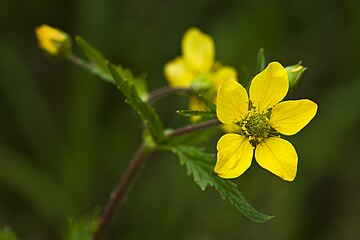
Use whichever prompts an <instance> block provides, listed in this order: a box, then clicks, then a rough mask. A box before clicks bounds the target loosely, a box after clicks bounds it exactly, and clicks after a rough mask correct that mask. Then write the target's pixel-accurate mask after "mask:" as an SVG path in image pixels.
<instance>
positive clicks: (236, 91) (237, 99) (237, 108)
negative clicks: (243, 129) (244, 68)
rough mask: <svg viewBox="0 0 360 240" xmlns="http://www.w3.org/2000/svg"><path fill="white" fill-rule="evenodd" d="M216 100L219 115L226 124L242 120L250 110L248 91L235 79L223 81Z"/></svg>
mask: <svg viewBox="0 0 360 240" xmlns="http://www.w3.org/2000/svg"><path fill="white" fill-rule="evenodd" d="M216 102H217V103H216V112H217V117H218V119H219V120H220V121H221V122H222V123H224V124H234V123H237V122H239V121H241V120H242V119H243V118H245V115H246V113H247V111H248V103H249V99H248V95H247V92H246V90H245V88H244V87H243V86H241V84H239V83H238V82H236V81H233V80H229V81H225V82H223V84H222V85H221V86H220V88H219V91H218V94H217V100H216Z"/></svg>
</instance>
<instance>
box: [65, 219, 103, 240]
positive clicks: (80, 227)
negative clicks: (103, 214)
mask: <svg viewBox="0 0 360 240" xmlns="http://www.w3.org/2000/svg"><path fill="white" fill-rule="evenodd" d="M98 223H99V221H98V220H97V219H96V218H92V219H90V218H87V217H83V218H80V219H77V220H75V219H70V221H69V226H68V228H67V230H66V232H65V237H64V239H65V240H91V239H92V235H93V233H94V231H95V229H96V228H97V226H98Z"/></svg>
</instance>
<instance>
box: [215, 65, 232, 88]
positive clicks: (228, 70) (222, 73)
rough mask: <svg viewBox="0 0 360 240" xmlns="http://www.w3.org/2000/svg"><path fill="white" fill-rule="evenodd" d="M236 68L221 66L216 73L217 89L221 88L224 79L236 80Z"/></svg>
mask: <svg viewBox="0 0 360 240" xmlns="http://www.w3.org/2000/svg"><path fill="white" fill-rule="evenodd" d="M236 75H237V74H236V70H235V69H234V68H233V67H229V66H223V67H220V68H219V69H218V70H217V71H216V72H215V74H214V85H215V89H216V91H217V90H218V89H219V88H220V85H221V83H222V82H223V81H228V80H235V81H236V77H237V76H236Z"/></svg>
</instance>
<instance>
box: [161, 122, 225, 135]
mask: <svg viewBox="0 0 360 240" xmlns="http://www.w3.org/2000/svg"><path fill="white" fill-rule="evenodd" d="M218 124H220V121H219V120H218V119H212V120H209V121H206V122H201V123H196V124H191V125H188V126H185V127H181V128H178V129H175V130H173V131H171V132H170V133H168V134H167V135H166V137H168V138H172V137H176V136H181V135H183V134H186V133H190V132H195V131H198V130H201V129H204V128H208V127H212V126H215V125H218Z"/></svg>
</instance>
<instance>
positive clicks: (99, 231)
mask: <svg viewBox="0 0 360 240" xmlns="http://www.w3.org/2000/svg"><path fill="white" fill-rule="evenodd" d="M150 152H151V151H150V150H149V149H148V148H147V147H146V146H145V144H144V143H142V144H141V145H140V146H139V147H138V149H137V150H136V152H135V154H134V156H133V158H132V160H131V161H130V163H129V166H128V167H127V169H126V171H125V172H124V174H123V176H122V177H121V179H120V182H119V184H118V185H117V186H116V188H115V190H114V191H113V192H112V193H111V196H110V198H109V200H108V202H107V204H106V207H105V210H104V211H103V213H102V215H101V217H100V221H99V225H98V227H97V228H96V230H95V232H94V235H93V240H100V239H101V238H102V235H103V234H104V232H105V231H106V229H107V227H108V226H109V223H110V221H111V219H112V218H113V216H114V214H115V212H116V209H117V207H118V206H119V204H120V202H121V200H122V198H123V197H124V195H125V193H126V190H127V189H128V187H129V186H130V184H131V182H132V180H133V179H134V177H135V175H136V173H137V172H138V170H139V168H140V167H141V164H142V162H143V161H144V159H145V158H146V157H147V156H148V155H149V154H150Z"/></svg>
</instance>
